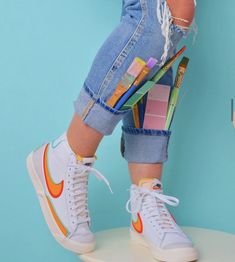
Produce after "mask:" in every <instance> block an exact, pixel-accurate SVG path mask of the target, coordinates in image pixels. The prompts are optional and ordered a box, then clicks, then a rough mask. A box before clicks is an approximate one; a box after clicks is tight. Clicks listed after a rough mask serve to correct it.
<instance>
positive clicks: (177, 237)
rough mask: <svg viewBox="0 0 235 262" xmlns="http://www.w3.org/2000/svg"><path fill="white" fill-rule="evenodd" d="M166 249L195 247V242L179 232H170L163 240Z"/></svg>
mask: <svg viewBox="0 0 235 262" xmlns="http://www.w3.org/2000/svg"><path fill="white" fill-rule="evenodd" d="M162 247H163V248H164V249H172V248H187V247H193V243H192V242H191V241H190V240H189V239H188V238H187V236H185V235H182V234H178V233H168V234H166V235H165V237H164V239H163V241H162Z"/></svg>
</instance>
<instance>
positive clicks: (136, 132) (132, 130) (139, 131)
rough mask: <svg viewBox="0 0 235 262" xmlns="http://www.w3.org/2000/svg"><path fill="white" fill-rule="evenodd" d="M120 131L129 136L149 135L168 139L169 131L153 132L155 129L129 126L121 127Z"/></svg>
mask: <svg viewBox="0 0 235 262" xmlns="http://www.w3.org/2000/svg"><path fill="white" fill-rule="evenodd" d="M122 131H123V132H124V133H127V134H131V135H149V136H165V137H169V136H170V135H171V131H169V130H155V129H144V128H134V127H131V126H127V127H126V126H125V127H124V126H122Z"/></svg>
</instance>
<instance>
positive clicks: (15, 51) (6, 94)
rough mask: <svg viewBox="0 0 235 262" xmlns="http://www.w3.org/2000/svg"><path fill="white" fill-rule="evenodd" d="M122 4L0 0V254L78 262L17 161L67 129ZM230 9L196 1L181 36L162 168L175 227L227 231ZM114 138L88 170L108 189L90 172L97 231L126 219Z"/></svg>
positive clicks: (231, 143)
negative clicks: (187, 34)
mask: <svg viewBox="0 0 235 262" xmlns="http://www.w3.org/2000/svg"><path fill="white" fill-rule="evenodd" d="M120 8H121V1H120V0H116V1H110V0H98V1H94V0H86V1H81V0H70V1H62V0H34V1H32V0H5V1H4V0H0V91H1V92H0V119H1V126H0V137H1V146H0V156H1V158H0V159H1V160H0V163H1V190H0V215H1V216H0V260H1V261H6V262H8V261H9V262H11V261H24V262H28V261H35V262H37V261H43V260H44V261H47V262H50V261H51V262H54V261H57V262H59V261H71V262H72V261H78V260H77V258H76V256H75V255H74V254H72V253H70V252H68V251H66V250H64V249H62V248H61V247H60V246H59V245H58V244H57V243H56V242H55V241H54V240H53V238H52V236H51V235H50V233H49V231H48V228H47V226H46V224H45V222H44V220H43V217H42V213H41V211H40V209H39V204H38V202H37V198H36V196H35V193H34V190H33V188H32V186H31V182H30V180H29V178H28V175H27V172H26V168H25V158H26V155H27V154H28V153H29V152H30V151H31V150H32V149H33V148H35V147H37V146H38V145H40V144H42V143H43V142H46V141H48V140H51V139H53V138H55V137H57V136H58V135H60V134H61V133H62V132H63V131H64V130H65V129H66V127H67V126H68V124H69V121H70V118H71V115H72V113H73V104H72V102H73V100H74V99H75V98H76V96H77V94H78V92H79V90H80V88H81V87H82V84H83V81H84V79H85V77H86V74H87V73H88V70H89V68H90V66H91V63H92V60H93V58H94V56H95V54H96V52H97V50H98V48H99V47H100V46H101V44H102V42H103V41H104V39H105V38H106V37H107V36H108V34H109V33H110V32H111V31H112V29H113V28H114V27H115V26H116V25H117V23H118V21H119V17H120V11H121V10H120ZM234 8H235V3H234V1H232V0H229V1H216V3H215V1H213V0H207V1H198V10H197V24H198V26H199V34H198V37H197V40H196V43H195V45H194V46H192V39H191V38H189V39H188V40H185V42H186V44H187V45H188V51H187V55H188V56H189V57H190V59H191V62H190V67H189V71H188V73H187V76H186V78H185V82H184V87H183V89H182V90H181V98H182V97H183V99H181V102H180V105H179V107H178V110H177V113H176V116H175V120H174V125H173V131H174V132H173V135H172V138H171V143H170V148H169V161H168V163H167V164H166V167H165V169H164V184H165V190H166V193H168V194H172V195H174V196H177V197H179V198H180V200H181V204H180V206H179V207H178V208H176V209H173V213H174V215H175V216H176V218H177V221H178V222H179V224H182V225H190V226H198V227H206V228H211V229H217V230H222V231H227V232H231V233H235V222H234V221H235V209H234V200H235V196H234V192H235V175H234V169H235V161H234V150H235V130H234V128H233V126H232V124H231V122H230V98H231V97H233V96H235V92H234V80H235V73H234V70H235V65H234V61H233V60H234V46H235V34H234V33H233V32H234V21H233V15H234ZM212 10H213V11H212ZM183 94H185V95H183ZM119 139H120V125H119V126H118V128H117V129H116V130H115V132H114V134H113V135H112V136H109V137H106V138H105V139H104V141H103V143H102V145H101V146H100V148H99V150H98V152H97V155H98V157H99V161H98V162H97V164H96V167H97V169H99V170H100V171H101V172H102V173H103V174H104V175H106V176H107V178H108V179H109V180H110V182H111V185H112V187H113V190H114V192H115V194H114V195H110V194H109V191H108V190H107V188H106V187H105V186H104V185H103V184H102V183H100V182H97V181H96V180H95V179H91V186H90V209H91V215H92V218H93V229H94V230H95V231H98V230H102V229H107V228H112V227H120V226H127V225H128V223H129V215H128V214H127V213H126V211H125V202H126V200H127V199H128V192H127V189H128V187H129V184H130V180H129V178H128V173H127V165H126V163H125V161H124V160H123V159H122V158H121V156H120V153H119ZM110 152H112V154H110ZM94 199H95V201H94ZM92 200H93V201H92Z"/></svg>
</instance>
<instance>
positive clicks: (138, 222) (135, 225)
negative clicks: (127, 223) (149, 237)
mask: <svg viewBox="0 0 235 262" xmlns="http://www.w3.org/2000/svg"><path fill="white" fill-rule="evenodd" d="M132 226H133V228H134V229H135V230H136V231H137V232H138V233H140V234H141V233H142V232H143V223H142V220H141V217H140V214H139V213H137V220H136V221H133V220H132Z"/></svg>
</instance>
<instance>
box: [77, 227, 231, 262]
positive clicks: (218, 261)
mask: <svg viewBox="0 0 235 262" xmlns="http://www.w3.org/2000/svg"><path fill="white" fill-rule="evenodd" d="M183 230H184V231H185V232H186V233H187V234H188V235H189V236H190V237H191V238H192V239H193V241H194V243H195V245H196V247H197V248H198V250H199V251H200V259H199V261H200V262H235V235H232V234H227V233H223V232H218V231H212V230H207V229H201V228H191V227H184V228H183ZM96 239H97V249H96V250H95V251H94V252H92V253H88V254H84V255H81V256H80V259H81V260H82V261H84V262H156V261H157V260H154V259H153V258H152V257H151V254H150V252H149V250H148V249H147V248H145V247H142V246H141V245H136V244H133V243H131V242H130V238H129V229H128V228H117V229H112V230H107V231H102V232H98V233H96Z"/></svg>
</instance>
